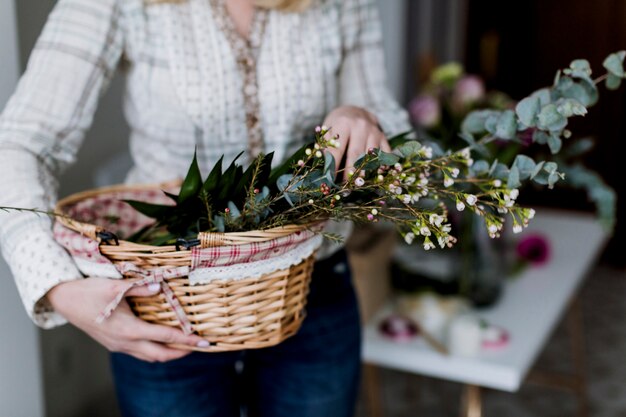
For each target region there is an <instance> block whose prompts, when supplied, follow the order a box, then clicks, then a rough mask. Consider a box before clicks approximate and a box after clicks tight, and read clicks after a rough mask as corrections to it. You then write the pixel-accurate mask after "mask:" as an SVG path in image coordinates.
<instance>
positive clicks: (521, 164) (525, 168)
mask: <svg viewBox="0 0 626 417" xmlns="http://www.w3.org/2000/svg"><path fill="white" fill-rule="evenodd" d="M536 166H537V164H536V163H535V161H534V160H533V159H532V158H530V157H528V156H526V155H517V157H516V158H515V162H513V167H515V168H517V169H518V174H519V179H520V180H526V179H528V178H529V177H530V176H531V175H532V173H533V171H534V170H535V167H536Z"/></svg>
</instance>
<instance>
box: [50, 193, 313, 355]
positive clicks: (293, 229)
mask: <svg viewBox="0 0 626 417" xmlns="http://www.w3.org/2000/svg"><path fill="white" fill-rule="evenodd" d="M163 187H164V186H163V185H159V186H156V185H155V186H141V187H129V186H115V187H107V188H102V189H97V190H93V191H87V192H83V193H79V194H75V195H72V196H70V197H67V198H65V199H63V200H61V201H59V203H58V204H57V209H56V210H57V212H58V213H62V214H65V215H69V216H70V217H71V218H63V217H60V218H58V222H59V223H61V224H62V225H63V226H65V227H66V228H68V229H71V230H73V231H75V232H78V233H80V234H81V235H83V236H86V237H87V238H89V239H93V240H96V241H98V242H99V250H100V253H101V254H102V255H104V256H105V257H106V258H107V259H109V260H110V261H111V262H112V263H113V264H117V265H121V264H123V263H129V262H130V263H132V264H133V265H135V266H137V267H139V268H142V269H144V270H149V269H151V268H159V267H165V268H175V267H184V266H190V265H191V251H189V250H184V249H183V250H177V248H176V247H174V246H165V247H163V246H161V247H157V246H148V245H141V244H136V243H132V242H129V241H125V240H118V242H116V244H104V243H103V242H102V239H101V237H102V232H103V231H105V230H106V231H112V230H115V224H112V223H110V220H108V219H109V218H110V217H111V214H115V215H117V214H121V215H122V216H124V217H128V216H129V215H136V216H141V215H140V214H139V213H137V212H134V210H132V209H131V208H130V206H129V205H127V204H125V203H121V202H120V201H119V200H120V199H124V198H128V195H129V194H130V195H132V196H133V197H135V196H137V194H142V193H143V194H145V197H148V198H147V200H145V201H149V200H153V201H154V199H155V197H157V196H159V195H162V192H161V190H162V189H163ZM170 188H173V187H170ZM103 196H110V199H111V201H113V200H115V203H112V204H106V206H107V207H105V208H104V211H102V210H100V213H99V215H96V216H95V217H96V218H94V216H93V212H92V215H91V216H80V215H79V216H77V217H74V216H75V215H76V213H80V212H81V210H83V211H84V209H85V208H86V207H89V205H90V202H91V201H93V200H94V199H100V200H102V198H103ZM96 211H98V210H96ZM133 212H134V214H130V213H133ZM72 213H74V214H72ZM97 217H100V218H97ZM146 221H148V219H146V218H143V219H139V220H135V219H134V220H133V223H137V225H141V224H142V222H143V224H145V222H146ZM303 229H304V227H303V226H286V227H281V228H275V229H270V230H263V231H253V232H243V233H225V234H219V233H206V234H200V235H199V236H198V239H199V240H200V242H201V247H203V248H206V247H210V246H222V245H242V244H249V243H253V242H265V241H269V240H273V239H277V238H280V237H284V236H288V235H290V234H293V233H299V232H301V231H303ZM313 264H314V254H311V255H310V256H308V258H306V259H305V260H304V261H302V262H301V263H299V264H298V265H295V266H291V267H289V268H287V269H284V270H279V271H276V272H273V273H270V274H266V275H263V276H262V277H260V278H246V277H242V279H237V280H217V281H211V282H210V283H209V284H206V285H195V286H193V285H190V282H189V279H188V277H182V278H173V279H168V280H167V284H168V286H169V288H171V290H172V291H173V293H174V295H175V296H176V298H177V299H178V301H179V303H180V304H181V306H182V308H183V310H184V313H185V315H186V317H187V318H188V320H189V322H190V323H191V329H192V331H193V332H194V333H196V334H198V335H200V336H202V337H203V338H205V339H206V340H207V341H209V342H210V343H211V346H210V347H208V348H192V347H190V346H179V347H180V348H183V349H192V350H197V351H203V352H223V351H231V350H242V349H257V348H264V347H269V346H273V345H276V344H278V343H280V342H282V341H283V340H285V339H286V338H288V337H290V336H292V335H294V334H295V333H296V332H297V331H298V329H299V328H300V325H301V324H302V321H303V319H304V316H305V312H304V308H305V304H306V298H307V294H308V288H309V282H310V279H311V274H312V272H313ZM131 277H132V276H127V278H131ZM129 302H130V304H131V307H132V309H133V311H134V312H135V314H136V315H137V316H138V317H140V318H142V319H143V320H146V321H148V322H151V323H156V324H161V325H166V326H172V327H178V326H180V325H181V323H180V321H179V320H178V318H177V315H176V314H175V311H174V309H173V308H172V306H171V305H170V303H169V302H168V300H167V299H166V297H165V296H164V295H163V294H159V295H156V296H153V297H129Z"/></svg>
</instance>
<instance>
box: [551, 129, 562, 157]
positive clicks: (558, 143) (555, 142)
mask: <svg viewBox="0 0 626 417" xmlns="http://www.w3.org/2000/svg"><path fill="white" fill-rule="evenodd" d="M548 146H549V147H550V152H552V154H553V155H554V154H557V153H559V152H560V151H561V147H562V146H563V140H562V139H561V137H560V136H559V135H557V134H555V133H553V134H551V135H550V136H548Z"/></svg>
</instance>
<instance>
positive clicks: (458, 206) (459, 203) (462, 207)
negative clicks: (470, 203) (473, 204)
mask: <svg viewBox="0 0 626 417" xmlns="http://www.w3.org/2000/svg"><path fill="white" fill-rule="evenodd" d="M456 209H457V210H458V211H463V210H465V204H464V203H463V202H462V201H461V200H459V201H457V202H456Z"/></svg>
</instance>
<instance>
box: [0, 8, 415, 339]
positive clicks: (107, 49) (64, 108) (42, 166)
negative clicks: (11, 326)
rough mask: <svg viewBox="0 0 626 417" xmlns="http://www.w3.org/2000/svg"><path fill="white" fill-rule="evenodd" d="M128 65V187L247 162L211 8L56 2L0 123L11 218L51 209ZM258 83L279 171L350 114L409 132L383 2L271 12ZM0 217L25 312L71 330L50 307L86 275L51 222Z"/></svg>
mask: <svg viewBox="0 0 626 417" xmlns="http://www.w3.org/2000/svg"><path fill="white" fill-rule="evenodd" d="M149 3H150V4H149ZM122 61H123V62H125V63H126V65H124V67H126V68H127V91H126V96H125V102H124V109H125V114H126V117H127V119H128V122H129V124H130V126H131V131H132V133H131V137H130V148H131V153H132V155H133V159H134V163H135V165H134V168H133V169H132V171H131V173H130V176H129V178H128V182H130V183H146V182H148V183H154V182H160V181H165V180H171V179H173V178H179V177H181V176H183V175H184V173H185V172H186V169H187V167H188V164H189V161H191V158H192V155H193V152H194V148H196V147H197V149H198V158H199V162H200V165H201V168H202V171H203V172H205V173H206V172H208V170H209V168H210V167H211V166H212V164H213V163H214V162H215V161H216V160H217V159H218V158H219V156H220V155H222V154H225V160H226V161H228V160H229V159H232V158H233V157H234V156H235V155H236V154H238V153H239V152H240V151H241V150H244V149H246V148H247V132H246V123H245V112H244V101H243V100H244V99H243V94H242V91H241V85H242V80H241V75H240V73H239V72H238V70H237V65H236V62H235V60H234V58H233V53H232V50H231V48H230V46H229V44H228V42H227V40H226V39H225V37H224V34H223V33H221V32H220V30H219V28H218V25H216V22H215V20H214V15H213V11H212V9H211V6H210V2H209V1H208V0H185V1H182V2H174V3H171V4H166V3H159V2H145V3H144V1H142V0H59V1H58V2H57V4H56V6H55V8H54V11H53V12H52V14H51V15H50V17H49V19H48V22H47V23H46V26H45V28H44V30H43V33H42V34H41V36H40V38H39V40H38V42H37V44H36V46H35V48H34V50H33V52H32V55H31V57H30V60H29V63H28V67H27V69H26V72H25V74H24V75H23V77H22V79H21V81H20V83H19V85H18V87H17V90H16V92H15V94H14V96H13V97H12V98H11V100H10V101H9V103H8V105H7V107H6V109H5V110H4V112H3V113H2V116H1V117H0V166H2V168H3V175H2V176H1V177H0V205H7V206H19V207H29V208H42V209H49V208H51V207H53V205H54V202H55V201H56V189H57V177H58V175H59V173H60V172H61V171H63V170H64V169H65V168H66V167H67V166H68V165H69V164H71V163H72V162H73V161H74V160H75V159H76V155H77V151H78V149H79V147H80V145H81V143H82V140H83V137H84V134H85V131H86V130H87V129H88V128H89V127H90V125H91V122H92V118H93V114H94V112H95V110H96V107H97V102H98V98H99V97H100V95H101V94H102V92H103V91H104V90H105V89H106V86H107V84H108V82H109V81H110V79H111V77H112V76H113V74H114V73H115V71H116V69H117V68H118V66H119V64H120V62H122ZM257 73H258V80H259V93H260V104H261V109H260V113H261V114H260V119H261V123H262V129H263V136H264V139H265V147H266V151H274V152H275V155H276V157H275V160H276V161H279V160H281V159H282V158H284V157H285V156H287V155H289V154H290V153H291V152H293V151H294V150H295V149H297V148H298V147H299V146H300V144H301V142H302V140H303V137H305V136H306V135H307V134H309V132H311V131H312V129H313V127H314V126H315V125H317V124H320V123H321V122H322V120H323V119H324V116H325V115H326V114H327V113H328V112H330V111H331V110H332V109H333V108H335V107H337V106H338V105H341V104H352V105H358V106H362V107H365V108H367V109H368V110H370V111H372V112H373V113H375V114H376V115H377V116H378V118H379V120H380V125H381V126H382V127H383V129H384V130H385V132H386V133H388V134H393V133H398V132H400V131H404V130H407V128H408V127H409V124H408V119H407V116H406V114H405V112H404V111H403V110H402V109H401V108H400V106H399V105H398V104H397V103H396V102H394V101H393V99H392V97H391V95H390V94H389V92H388V91H387V89H386V87H385V71H384V58H383V53H382V43H381V30H380V22H379V18H378V11H377V8H376V5H375V2H374V0H315V1H314V2H313V6H312V7H311V8H310V9H309V10H307V11H305V12H303V13H299V14H289V13H281V12H278V11H271V12H270V13H269V20H268V22H267V27H266V30H265V34H264V37H263V39H262V44H261V50H260V55H259V60H258V63H257ZM0 216H1V217H0V245H1V246H2V251H3V255H4V256H5V258H6V259H7V261H8V263H9V265H10V267H11V270H12V272H13V275H14V277H15V281H16V284H17V287H18V290H19V292H20V294H21V297H22V299H23V302H24V305H25V307H26V310H27V311H28V313H29V315H30V316H31V317H32V318H33V320H34V321H35V323H36V324H38V325H39V326H42V327H45V328H49V327H54V326H56V325H59V324H63V323H64V322H65V320H64V319H63V317H61V316H60V315H58V314H56V313H55V312H54V311H53V310H52V309H51V307H50V305H49V304H48V303H47V302H46V299H45V297H44V296H45V294H46V293H47V292H48V291H49V290H50V289H51V288H52V287H54V286H55V285H57V284H59V283H61V282H65V281H69V280H75V279H79V278H81V277H82V275H81V273H80V271H79V270H78V268H77V267H76V265H75V263H74V261H73V260H72V259H71V258H70V257H69V256H68V255H67V254H66V253H65V251H64V250H63V249H62V248H61V247H60V246H59V245H57V244H56V242H55V241H54V239H53V238H52V234H51V231H50V220H49V219H47V218H45V217H38V216H33V215H30V214H24V213H1V214H0Z"/></svg>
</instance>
